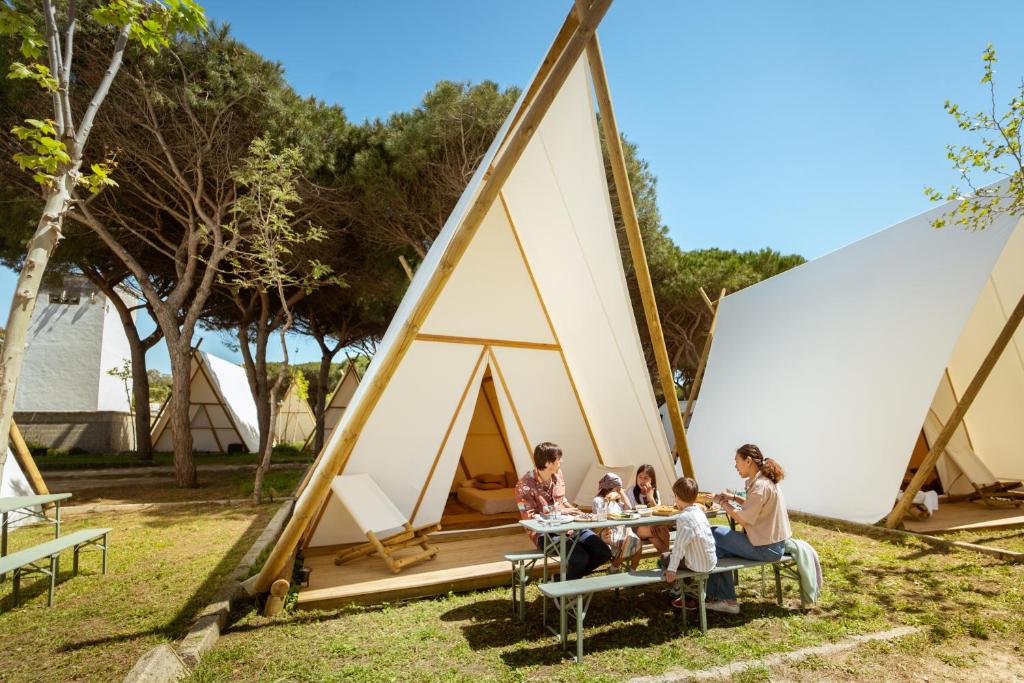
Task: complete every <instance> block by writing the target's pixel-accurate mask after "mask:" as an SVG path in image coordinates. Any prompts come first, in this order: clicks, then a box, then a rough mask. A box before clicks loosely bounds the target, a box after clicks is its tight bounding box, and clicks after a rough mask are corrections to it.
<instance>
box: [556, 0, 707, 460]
mask: <svg viewBox="0 0 1024 683" xmlns="http://www.w3.org/2000/svg"><path fill="white" fill-rule="evenodd" d="M596 5H597V3H595V4H594V6H592V7H591V8H590V9H589V10H588V9H587V7H586V2H585V0H576V12H577V16H578V17H579V18H580V21H581V22H583V21H586V18H587V17H589V16H590V13H591V12H593V11H594V7H596ZM587 59H588V61H589V62H590V74H591V77H592V78H593V81H594V93H595V94H596V95H597V107H598V110H599V111H600V112H601V127H602V129H603V130H604V140H605V145H606V147H607V150H608V158H609V161H610V162H611V167H612V179H613V180H614V182H615V194H616V195H617V196H618V198H619V209H620V210H621V213H622V222H623V223H624V224H625V227H626V237H627V239H628V242H629V253H630V256H631V257H632V259H633V271H634V272H635V274H636V281H637V288H638V289H639V290H640V301H641V303H642V304H643V309H644V317H645V318H646V319H647V330H648V332H650V335H651V346H652V347H653V350H654V360H655V363H656V364H657V366H658V378H659V379H660V380H661V391H662V393H663V394H664V395H665V407H666V410H667V411H668V416H669V420H670V422H671V423H672V433H673V434H674V435H675V437H676V453H677V454H678V455H679V460H680V462H681V463H682V466H683V472H684V473H685V474H686V476H689V477H692V476H693V462H692V461H691V459H690V448H689V446H688V445H687V443H686V428H685V427H684V426H683V416H682V414H681V413H680V412H679V400H678V399H677V398H676V383H675V379H674V378H673V372H672V364H671V362H670V361H669V358H668V349H667V348H666V346H665V334H664V332H663V331H662V328H661V317H660V316H659V315H658V304H657V301H655V298H654V285H653V284H652V283H651V271H650V268H649V267H648V265H647V254H646V252H645V250H644V242H643V237H642V236H641V234H640V223H639V221H638V220H637V217H636V206H635V204H634V203H633V191H632V190H631V189H630V186H629V173H628V171H627V170H626V157H625V153H624V152H623V150H622V140H621V138H620V137H619V127H618V124H617V123H616V120H615V109H614V107H613V106H612V96H611V91H610V90H609V88H608V78H607V76H606V75H605V70H604V59H603V58H602V57H601V46H600V43H599V42H598V39H597V34H596V33H595V34H594V35H593V36H592V37H591V38H590V40H589V41H588V42H587ZM671 464H672V463H669V465H671ZM669 471H672V470H671V469H670V470H669Z"/></svg>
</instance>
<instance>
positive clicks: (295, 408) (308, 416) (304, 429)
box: [274, 381, 316, 447]
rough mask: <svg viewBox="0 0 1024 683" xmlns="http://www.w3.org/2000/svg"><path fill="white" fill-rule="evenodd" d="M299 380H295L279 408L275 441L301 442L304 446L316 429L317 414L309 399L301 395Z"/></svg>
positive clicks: (275, 427)
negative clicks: (314, 412)
mask: <svg viewBox="0 0 1024 683" xmlns="http://www.w3.org/2000/svg"><path fill="white" fill-rule="evenodd" d="M298 386H299V385H298V382H295V381H293V382H292V383H291V385H290V386H289V387H288V391H286V392H285V394H284V399H282V400H281V405H280V406H279V407H278V409H277V420H276V424H275V425H274V443H296V442H301V443H302V444H303V447H305V444H306V443H308V440H309V438H310V436H311V435H312V434H313V431H314V430H315V429H316V416H315V415H313V409H312V408H310V407H309V401H307V400H306V399H304V398H302V397H301V396H299V391H298Z"/></svg>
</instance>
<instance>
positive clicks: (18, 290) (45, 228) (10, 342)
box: [0, 172, 72, 477]
mask: <svg viewBox="0 0 1024 683" xmlns="http://www.w3.org/2000/svg"><path fill="white" fill-rule="evenodd" d="M69 173H70V172H68V173H65V174H64V175H60V176H57V178H56V179H55V188H56V189H54V190H52V191H51V192H50V193H49V194H48V195H47V196H46V204H45V206H44V207H43V215H42V217H41V218H40V219H39V224H38V225H37V227H36V232H35V234H34V235H33V236H32V239H31V240H29V243H28V255H27V256H26V257H25V263H24V265H22V267H21V272H20V273H19V274H18V284H17V286H16V287H15V289H14V297H13V298H12V300H11V311H10V313H9V314H8V316H7V326H6V327H5V328H4V347H3V357H2V358H0V443H3V444H6V443H7V442H8V439H9V437H10V431H11V420H12V419H13V418H14V398H15V393H16V390H17V388H18V378H19V376H20V375H21V364H22V361H24V359H25V347H26V346H27V345H28V326H29V322H30V321H31V320H32V311H33V310H35V307H36V299H37V298H38V296H39V285H40V283H41V282H42V279H43V273H44V272H45V271H46V265H47V264H48V263H49V261H50V254H52V253H53V250H54V248H55V247H56V246H57V242H58V240H60V238H61V229H62V228H63V224H64V214H65V213H67V210H68V205H69V202H70V200H71V194H70V191H69V188H68V184H69V183H71V182H72V180H71V177H70V175H69ZM6 460H7V449H6V448H0V477H2V476H3V470H4V463H5V462H6Z"/></svg>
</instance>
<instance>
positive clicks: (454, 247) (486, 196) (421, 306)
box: [242, 0, 611, 594]
mask: <svg viewBox="0 0 1024 683" xmlns="http://www.w3.org/2000/svg"><path fill="white" fill-rule="evenodd" d="M610 5H611V0H594V4H593V6H592V7H591V10H590V12H589V13H588V14H587V16H586V18H585V19H584V20H583V21H581V22H580V25H579V26H578V27H577V28H576V30H575V31H574V32H573V34H572V37H571V38H569V40H568V41H567V42H566V45H565V49H564V50H563V51H562V53H561V54H560V55H559V56H558V59H557V60H556V61H555V63H554V65H553V66H552V67H551V71H550V73H548V74H547V78H546V79H545V80H544V83H543V85H541V87H540V88H539V89H538V90H537V95H536V97H535V98H534V100H533V102H530V103H528V104H524V106H525V107H526V112H525V113H524V114H523V116H522V117H521V118H520V120H519V126H518V128H516V129H515V131H514V132H513V133H512V135H511V136H510V137H509V138H508V139H507V140H506V142H505V146H504V148H503V149H502V150H501V153H500V154H499V155H498V157H497V158H496V159H495V161H494V163H493V166H492V167H491V172H490V174H489V175H488V176H487V180H486V181H484V182H483V183H482V185H481V187H480V189H479V191H478V192H477V194H476V197H475V198H474V200H473V203H472V205H471V206H470V208H469V209H468V210H467V212H466V215H465V218H463V220H462V224H461V225H459V226H458V229H457V230H456V231H455V234H454V235H453V236H452V239H451V241H450V242H449V244H448V247H447V249H446V250H445V252H444V254H443V255H442V256H441V259H440V261H439V263H438V264H437V267H436V268H435V269H434V270H433V271H432V272H431V273H430V279H429V280H428V281H427V282H426V284H425V286H424V289H423V292H422V294H421V295H420V297H419V299H418V300H417V301H416V303H415V304H414V305H413V308H412V310H411V311H410V312H409V317H408V318H407V319H406V321H405V323H404V324H403V325H402V327H401V328H400V329H399V331H398V334H397V335H396V337H395V341H394V344H393V345H392V346H391V347H389V348H388V349H387V350H386V351H385V352H382V353H380V354H378V356H377V357H376V358H375V359H374V362H375V363H376V364H377V365H376V372H375V373H374V376H373V378H372V382H373V384H372V385H371V386H369V387H367V390H366V393H365V394H363V396H362V400H361V401H359V402H358V403H357V404H356V405H353V406H351V407H349V408H348V410H350V411H352V417H351V418H350V419H349V420H348V423H347V425H346V427H345V430H344V431H343V432H342V434H341V436H340V438H337V439H333V438H332V439H331V442H330V445H329V447H330V452H327V449H326V448H325V449H324V450H325V453H324V457H323V459H322V461H321V463H320V465H319V466H318V467H317V468H316V470H315V471H314V473H313V474H312V476H311V477H310V480H309V483H308V484H307V486H306V490H305V491H304V493H303V495H302V496H301V497H300V498H299V500H298V501H296V503H295V510H294V511H293V512H292V517H291V519H290V520H288V524H287V525H286V526H285V528H284V530H283V531H282V532H281V537H280V538H279V539H278V541H277V543H276V544H275V545H274V548H273V549H272V550H271V552H270V555H269V556H268V557H267V561H266V562H265V563H264V565H263V569H261V570H260V573H259V574H257V575H256V576H254V577H252V578H250V579H248V580H247V581H245V582H244V583H243V584H242V586H243V587H244V588H245V590H246V591H247V592H248V593H249V594H255V593H262V592H264V591H266V590H267V589H268V588H269V587H270V584H271V582H272V581H273V580H274V579H275V578H276V577H277V573H278V572H280V571H281V567H282V566H283V565H284V563H285V562H286V561H287V558H288V554H289V553H290V552H291V549H292V548H294V547H295V546H296V545H297V544H298V542H299V539H300V537H301V536H302V533H303V531H304V530H305V529H306V526H307V525H308V523H309V521H310V519H311V518H312V517H313V515H314V514H316V511H317V510H318V508H319V507H320V504H321V503H322V502H323V500H324V499H325V497H326V496H327V494H328V493H329V490H330V487H331V480H332V479H333V478H334V477H335V475H336V474H337V473H338V472H341V471H342V470H343V469H344V467H345V463H346V462H348V458H349V456H350V455H351V454H352V449H353V448H354V447H355V442H356V439H357V438H358V436H359V433H360V432H361V431H362V429H363V426H364V425H365V424H366V421H367V419H369V417H370V414H371V413H372V412H373V409H374V407H375V406H376V405H377V402H378V401H379V400H380V397H381V395H382V394H383V392H384V389H385V387H387V385H388V382H389V381H390V380H391V377H392V375H394V373H395V371H396V370H397V369H398V365H399V363H401V361H402V358H403V357H404V356H405V353H406V351H408V349H409V347H410V346H411V345H412V342H413V340H414V339H415V338H416V334H417V333H418V332H419V328H420V325H422V324H423V321H424V320H425V319H426V317H427V314H428V313H429V312H430V309H431V307H432V306H433V305H434V302H435V301H436V300H437V298H438V296H440V294H441V291H442V290H443V289H444V286H445V284H446V283H447V282H448V278H449V277H450V276H451V274H452V272H453V271H454V270H455V265H456V264H457V263H458V261H459V259H460V258H461V257H462V254H463V253H464V252H465V251H466V248H467V247H468V246H469V243H470V242H471V241H472V239H473V236H474V235H475V234H476V231H477V229H478V228H479V227H480V224H481V223H482V222H483V219H484V216H486V215H487V212H488V211H489V210H490V208H491V206H492V205H493V204H494V202H495V200H497V198H498V193H499V192H500V191H501V188H502V186H503V185H504V183H505V181H506V180H507V179H508V177H509V176H510V175H511V174H512V170H513V169H514V168H515V165H516V163H517V162H518V161H519V158H520V157H521V156H522V154H523V152H524V151H525V150H526V146H527V144H529V142H530V140H531V139H532V138H533V134H534V133H535V132H537V128H538V126H540V124H541V121H542V120H543V118H544V115H545V114H546V113H547V111H548V109H549V108H550V106H551V103H552V102H553V101H554V99H555V96H556V95H557V94H558V91H559V90H560V89H561V88H562V84H563V83H565V80H566V78H568V76H569V73H570V72H571V71H572V69H573V67H575V66H576V62H577V60H579V58H580V55H581V54H583V50H584V48H585V47H586V44H587V41H589V40H590V37H591V36H592V35H593V34H594V31H596V30H597V25H598V23H600V21H601V19H602V18H603V17H604V15H605V13H606V12H607V11H608V7H609V6H610Z"/></svg>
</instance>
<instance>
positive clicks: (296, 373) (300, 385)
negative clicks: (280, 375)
mask: <svg viewBox="0 0 1024 683" xmlns="http://www.w3.org/2000/svg"><path fill="white" fill-rule="evenodd" d="M292 382H293V384H294V385H295V395H296V396H298V397H299V398H300V399H302V400H303V401H308V400H309V380H308V379H306V374H305V373H304V372H302V370H299V369H298V368H294V369H293V370H292Z"/></svg>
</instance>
